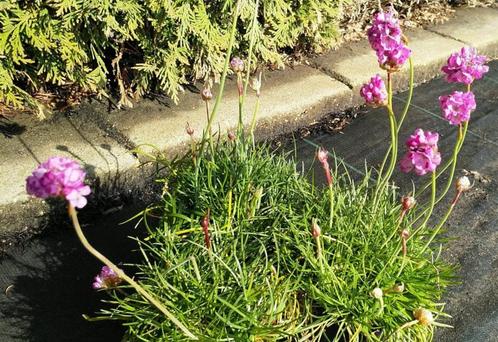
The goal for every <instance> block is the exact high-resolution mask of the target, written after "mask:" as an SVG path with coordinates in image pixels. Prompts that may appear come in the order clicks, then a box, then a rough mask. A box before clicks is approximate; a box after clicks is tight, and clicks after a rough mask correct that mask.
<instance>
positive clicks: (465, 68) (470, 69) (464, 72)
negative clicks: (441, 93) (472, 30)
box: [441, 46, 489, 84]
mask: <svg viewBox="0 0 498 342" xmlns="http://www.w3.org/2000/svg"><path fill="white" fill-rule="evenodd" d="M486 62H487V58H486V56H481V55H478V54H477V50H476V49H475V48H471V47H467V46H466V47H463V48H462V49H461V50H460V52H455V53H452V54H451V56H450V57H449V58H448V62H447V63H446V65H445V66H443V67H442V69H441V70H442V71H443V72H444V73H445V74H446V81H448V82H450V83H464V84H471V83H472V82H473V81H474V80H478V79H480V78H482V76H483V75H484V74H485V73H487V72H488V70H489V67H488V66H487V65H485V63H486Z"/></svg>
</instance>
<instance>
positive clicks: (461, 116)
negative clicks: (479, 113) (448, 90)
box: [439, 91, 476, 126]
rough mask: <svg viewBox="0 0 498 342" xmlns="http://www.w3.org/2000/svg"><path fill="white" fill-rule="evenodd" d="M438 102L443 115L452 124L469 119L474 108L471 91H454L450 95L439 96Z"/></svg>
mask: <svg viewBox="0 0 498 342" xmlns="http://www.w3.org/2000/svg"><path fill="white" fill-rule="evenodd" d="M439 104H440V107H441V111H442V112H443V117H444V118H445V119H446V120H448V121H449V122H450V124H452V125H456V126H458V125H460V124H461V123H462V122H466V121H469V119H470V113H471V112H472V111H473V110H475V109H476V100H475V97H474V94H473V93H472V92H470V91H469V92H466V93H464V92H461V91H454V92H453V93H452V94H450V95H446V96H440V97H439Z"/></svg>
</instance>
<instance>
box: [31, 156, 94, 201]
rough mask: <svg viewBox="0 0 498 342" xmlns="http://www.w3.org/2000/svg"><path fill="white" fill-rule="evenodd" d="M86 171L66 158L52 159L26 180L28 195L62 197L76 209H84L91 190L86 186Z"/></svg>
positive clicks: (41, 165)
mask: <svg viewBox="0 0 498 342" xmlns="http://www.w3.org/2000/svg"><path fill="white" fill-rule="evenodd" d="M85 175H86V173H85V171H84V170H83V168H82V167H81V165H80V164H78V162H76V161H74V160H72V159H70V158H65V157H51V158H49V159H48V160H47V161H46V162H44V163H42V164H40V165H39V166H38V167H37V168H36V169H35V170H34V171H33V173H32V175H31V176H29V177H28V178H27V179H26V190H27V192H28V194H30V195H33V196H36V197H39V198H48V197H59V196H62V197H64V198H65V199H66V200H68V201H69V203H71V205H73V206H74V207H76V208H83V207H84V206H85V205H86V203H87V199H86V197H85V196H87V195H89V194H90V192H91V190H90V187H89V186H88V185H85V183H84V181H85Z"/></svg>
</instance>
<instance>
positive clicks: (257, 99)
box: [251, 96, 259, 147]
mask: <svg viewBox="0 0 498 342" xmlns="http://www.w3.org/2000/svg"><path fill="white" fill-rule="evenodd" d="M258 111H259V96H258V97H257V98H256V105H255V107H254V111H253V113H252V120H251V139H252V144H253V147H254V140H255V139H254V129H255V128H256V116H257V114H258Z"/></svg>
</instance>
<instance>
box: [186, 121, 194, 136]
mask: <svg viewBox="0 0 498 342" xmlns="http://www.w3.org/2000/svg"><path fill="white" fill-rule="evenodd" d="M185 131H186V132H187V134H188V135H190V136H193V135H194V129H193V128H192V127H191V126H190V124H189V123H188V122H187V126H186V127H185Z"/></svg>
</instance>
